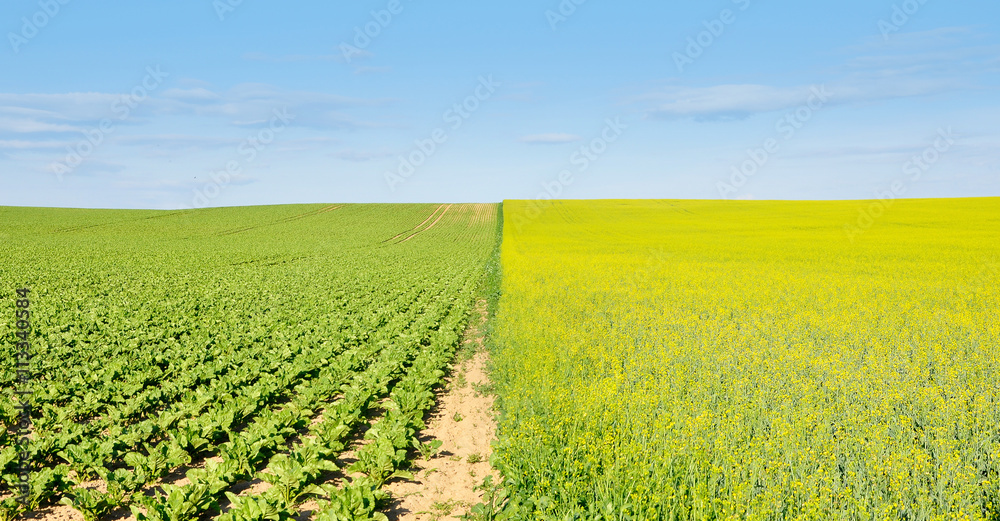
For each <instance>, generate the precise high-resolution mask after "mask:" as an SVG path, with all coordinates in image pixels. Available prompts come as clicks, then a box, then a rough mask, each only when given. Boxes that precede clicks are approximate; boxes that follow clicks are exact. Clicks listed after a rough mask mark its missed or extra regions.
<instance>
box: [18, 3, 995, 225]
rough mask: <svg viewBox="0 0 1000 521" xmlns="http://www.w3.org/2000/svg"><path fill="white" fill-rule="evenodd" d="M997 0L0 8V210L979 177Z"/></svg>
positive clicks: (785, 188)
mask: <svg viewBox="0 0 1000 521" xmlns="http://www.w3.org/2000/svg"><path fill="white" fill-rule="evenodd" d="M998 20H1000V4H998V3H996V2H994V1H953V2H945V1H943V0H924V1H923V2H921V1H920V0H907V1H906V2H901V1H899V0H895V1H891V0H890V1H876V0H865V1H855V0H847V1H843V2H838V3H835V4H834V3H829V2H791V1H779V2H763V1H759V0H715V1H702V2H693V1H688V2H608V1H605V0H583V1H581V0H562V1H560V0H551V1H541V0H536V1H532V2H527V1H518V0H511V1H507V2H488V3H487V2H426V1H420V0H365V1H358V2H351V3H348V2H329V3H327V2H318V1H307V0H302V1H298V2H282V3H279V2H273V1H271V2H265V1H264V0H242V1H240V0H214V1H213V0H174V1H170V2H168V1H164V0H161V1H154V0H147V1H144V2H85V1H82V0H41V1H39V0H30V1H29V0H6V1H4V2H3V3H2V4H0V29H2V32H3V34H4V35H5V38H4V41H3V42H0V71H2V72H0V205H15V206H71V207H95V208H98V207H100V208H156V209H173V208H188V207H201V206H229V205H251V204H280V203H312V202H451V201H463V202H465V201H467V202H485V201H500V200H503V199H529V198H537V197H543V196H544V197H550V196H555V197H559V198H607V197H615V198H618V197H621V198H699V199H718V198H728V199H738V198H742V199H869V198H875V197H879V196H880V194H881V197H888V196H889V195H887V194H890V193H891V194H892V195H891V196H892V197H962V196H1000V124H998V122H1000V96H998V87H1000V34H998V31H1000V25H998V23H997V21H998Z"/></svg>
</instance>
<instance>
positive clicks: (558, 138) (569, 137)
mask: <svg viewBox="0 0 1000 521" xmlns="http://www.w3.org/2000/svg"><path fill="white" fill-rule="evenodd" d="M582 139H583V138H582V137H580V136H578V135H576V134H559V133H554V134H533V135H530V136H524V137H521V138H520V139H518V141H520V142H521V143H528V144H532V145H558V144H562V143H575V142H577V141H580V140H582Z"/></svg>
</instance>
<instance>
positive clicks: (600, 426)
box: [490, 198, 1000, 521]
mask: <svg viewBox="0 0 1000 521" xmlns="http://www.w3.org/2000/svg"><path fill="white" fill-rule="evenodd" d="M533 205H534V203H531V202H527V201H507V202H505V203H504V227H503V235H504V237H503V247H502V254H501V262H502V266H503V283H502V297H501V299H500V304H499V311H498V313H497V316H496V317H495V319H494V323H493V324H492V326H491V327H492V329H491V336H490V339H491V340H490V341H491V342H492V344H493V347H492V351H491V354H492V357H493V363H494V366H495V367H494V371H493V379H494V385H495V386H496V392H497V394H498V400H499V401H498V404H499V409H500V413H501V416H500V420H499V431H498V432H499V440H498V442H497V443H496V445H495V447H494V451H495V452H494V456H493V463H494V465H495V466H496V467H497V468H498V469H499V470H500V471H501V472H502V473H503V475H504V482H503V490H501V491H500V492H498V493H497V495H496V497H495V498H494V499H495V500H496V503H497V504H498V505H499V506H500V507H502V508H501V510H502V513H501V515H500V518H506V519H553V520H555V519H559V520H562V519H633V520H635V519H677V520H681V519H684V520H686V519H691V520H702V519H750V520H757V519H760V520H764V519H768V520H770V519H803V520H805V519H816V520H821V519H822V520H828V519H850V520H888V519H900V520H911V521H914V520H929V519H933V520H944V519H983V520H997V519H1000V475H998V471H1000V320H998V318H1000V317H998V309H1000V284H998V283H1000V199H996V198H992V199H989V198H984V199H956V200H898V201H895V202H894V203H893V205H892V206H891V207H889V208H888V209H886V210H885V212H884V215H881V216H880V217H879V218H878V219H875V220H874V222H873V223H871V225H870V226H869V227H867V228H866V229H863V230H860V229H855V228H856V227H853V228H852V226H853V225H854V223H855V222H857V219H858V215H859V214H858V211H859V208H861V203H859V202H756V201H732V202H709V201H558V202H555V203H552V204H551V205H550V206H548V207H547V208H545V209H544V210H539V209H537V208H536V207H535V206H533ZM845 225H848V226H847V227H846V228H845ZM848 232H850V233H848ZM859 232H860V233H859ZM504 498H506V499H504Z"/></svg>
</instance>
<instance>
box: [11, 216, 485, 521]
mask: <svg viewBox="0 0 1000 521" xmlns="http://www.w3.org/2000/svg"><path fill="white" fill-rule="evenodd" d="M498 217H499V205H495V204H467V205H463V204H453V205H452V204H448V205H437V204H435V205H426V204H411V205H360V204H345V205H290V206H271V207H240V208H215V209H206V210H189V211H176V212H163V211H119V210H69V209H34V208H9V207H5V208H0V316H2V317H4V318H3V319H2V320H0V339H2V343H3V346H4V347H3V349H2V350H0V422H2V423H3V428H0V474H2V480H0V520H3V521H7V520H10V519H12V518H13V517H15V516H17V515H19V514H21V513H23V512H24V510H28V511H32V515H33V516H34V517H36V518H41V519H45V518H46V516H49V515H53V512H54V511H55V510H56V509H59V508H64V509H65V508H67V506H69V507H72V508H73V509H75V510H76V511H77V512H78V513H79V514H74V515H75V516H79V515H80V514H82V517H83V518H84V519H85V520H87V521H94V520H97V519H112V518H113V519H124V518H128V517H130V516H133V517H134V518H136V519H138V520H139V521H145V520H149V521H187V520H193V519H202V520H207V519H214V520H218V521H248V520H260V519H270V520H274V521H279V520H284V519H289V518H291V517H293V516H297V519H299V520H304V519H310V518H311V519H315V520H320V521H343V520H355V519H359V520H360V519H380V518H381V519H384V516H383V515H382V514H381V513H379V512H378V509H379V508H381V507H382V506H383V505H384V504H385V499H386V492H385V488H384V487H383V485H384V484H385V483H386V482H387V481H389V480H391V479H395V478H406V477H407V468H408V466H409V463H410V461H411V460H412V459H413V458H415V457H418V455H420V454H428V453H433V452H434V450H435V447H434V446H433V444H431V446H428V444H426V443H422V442H420V441H419V440H418V439H417V436H416V433H417V432H418V431H419V430H420V429H421V428H423V426H424V424H423V419H424V418H425V413H426V412H427V410H428V409H429V408H430V407H431V406H432V405H433V403H434V396H435V394H434V389H435V387H436V386H437V385H438V384H439V383H440V381H441V379H442V376H443V374H444V371H443V369H444V368H445V367H446V366H447V364H448V363H449V361H450V360H451V358H452V356H453V354H454V351H455V348H456V345H457V344H458V340H459V337H460V335H462V333H463V331H464V328H465V327H466V324H467V323H468V322H469V319H470V310H471V308H472V305H473V302H474V301H473V299H474V297H475V296H476V295H477V292H480V291H481V290H482V285H483V281H484V279H485V275H486V267H487V265H488V261H489V259H490V256H491V255H492V254H493V253H494V251H495V247H496V246H497V241H498V240H499V237H498V229H499V228H498V226H499V221H498ZM22 286H26V287H27V288H29V289H30V293H29V294H28V295H27V296H28V297H29V298H28V300H29V301H30V308H29V310H30V313H31V315H30V325H31V329H30V334H27V335H26V336H25V338H18V334H17V333H18V330H16V329H15V325H14V323H15V322H14V317H15V311H16V310H18V309H21V308H22V307H23V306H20V304H16V303H18V301H19V300H23V299H21V297H19V296H18V295H16V294H15V291H16V290H17V289H18V288H21V287H22ZM16 306H19V307H16ZM25 340H27V341H29V342H30V345H31V348H30V351H31V353H32V355H33V358H32V360H31V366H30V379H29V381H30V383H29V388H30V391H31V393H32V394H31V395H30V401H31V402H32V403H33V404H34V409H33V411H32V415H31V420H32V421H31V435H30V443H29V444H28V448H27V452H26V454H24V456H26V457H27V460H28V461H27V462H28V463H30V465H31V466H33V467H34V469H35V470H34V471H33V472H31V473H30V481H29V483H28V485H29V490H27V495H26V499H27V504H26V505H23V506H22V505H21V503H19V502H18V501H17V499H16V498H15V495H17V493H18V492H19V490H18V487H19V486H20V480H19V477H18V475H17V467H18V465H19V462H20V458H21V456H22V454H20V453H19V452H18V450H17V447H16V446H15V444H16V443H17V441H18V437H17V423H18V419H19V411H18V410H17V409H15V407H14V403H15V401H14V393H15V391H16V390H17V388H18V385H17V382H16V381H15V379H16V372H15V363H16V356H15V346H16V345H17V344H18V342H22V341H25ZM63 519H65V517H64V518H63Z"/></svg>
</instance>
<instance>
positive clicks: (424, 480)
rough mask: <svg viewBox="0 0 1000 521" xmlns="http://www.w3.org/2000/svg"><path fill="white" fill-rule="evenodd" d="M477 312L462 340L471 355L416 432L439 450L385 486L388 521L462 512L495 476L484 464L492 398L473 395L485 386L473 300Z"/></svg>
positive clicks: (481, 306) (482, 316)
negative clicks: (404, 477)
mask: <svg viewBox="0 0 1000 521" xmlns="http://www.w3.org/2000/svg"><path fill="white" fill-rule="evenodd" d="M476 312H477V313H478V314H479V320H478V321H475V320H474V321H473V322H472V323H470V324H469V329H468V330H467V331H466V335H465V340H464V343H465V344H466V348H468V349H472V350H473V351H474V355H473V356H472V358H470V359H468V360H463V361H460V362H457V365H456V367H455V368H454V370H453V372H452V374H451V376H449V377H448V378H447V379H446V391H445V392H443V393H442V394H439V396H438V404H437V406H436V407H435V408H434V409H433V410H432V411H431V415H430V419H429V420H428V422H427V423H428V427H427V428H426V429H424V430H423V431H422V432H421V433H420V440H421V441H422V442H424V443H426V442H429V441H431V440H441V442H442V445H441V449H440V451H439V452H438V453H437V455H435V456H433V457H431V459H430V460H423V459H418V460H416V461H415V462H414V463H413V467H412V468H411V469H410V470H412V471H413V474H414V478H415V480H414V481H395V482H392V483H389V484H387V485H386V489H387V490H388V491H389V493H390V494H391V505H390V508H389V510H388V511H386V512H385V514H386V515H387V516H388V517H389V519H390V520H393V521H424V520H428V521H429V520H438V519H445V518H447V516H455V515H460V514H464V513H467V512H468V511H469V509H470V508H471V507H472V505H474V504H476V503H479V502H480V501H481V499H482V492H480V491H478V490H475V487H476V485H478V484H480V483H482V481H483V479H484V478H485V477H486V476H488V475H491V474H492V475H493V476H494V480H496V478H497V475H496V473H495V471H494V470H493V469H492V468H491V467H490V464H489V459H490V455H491V453H492V448H491V446H490V442H492V441H493V439H494V438H495V436H496V421H495V419H494V416H493V397H492V396H491V395H487V394H484V393H480V392H478V391H477V388H478V389H482V387H481V386H485V385H488V384H489V378H488V376H487V365H488V362H489V355H488V354H487V352H486V350H485V348H484V334H485V327H484V326H485V322H486V319H487V307H486V301H485V300H480V301H479V302H478V304H477V306H476Z"/></svg>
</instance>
